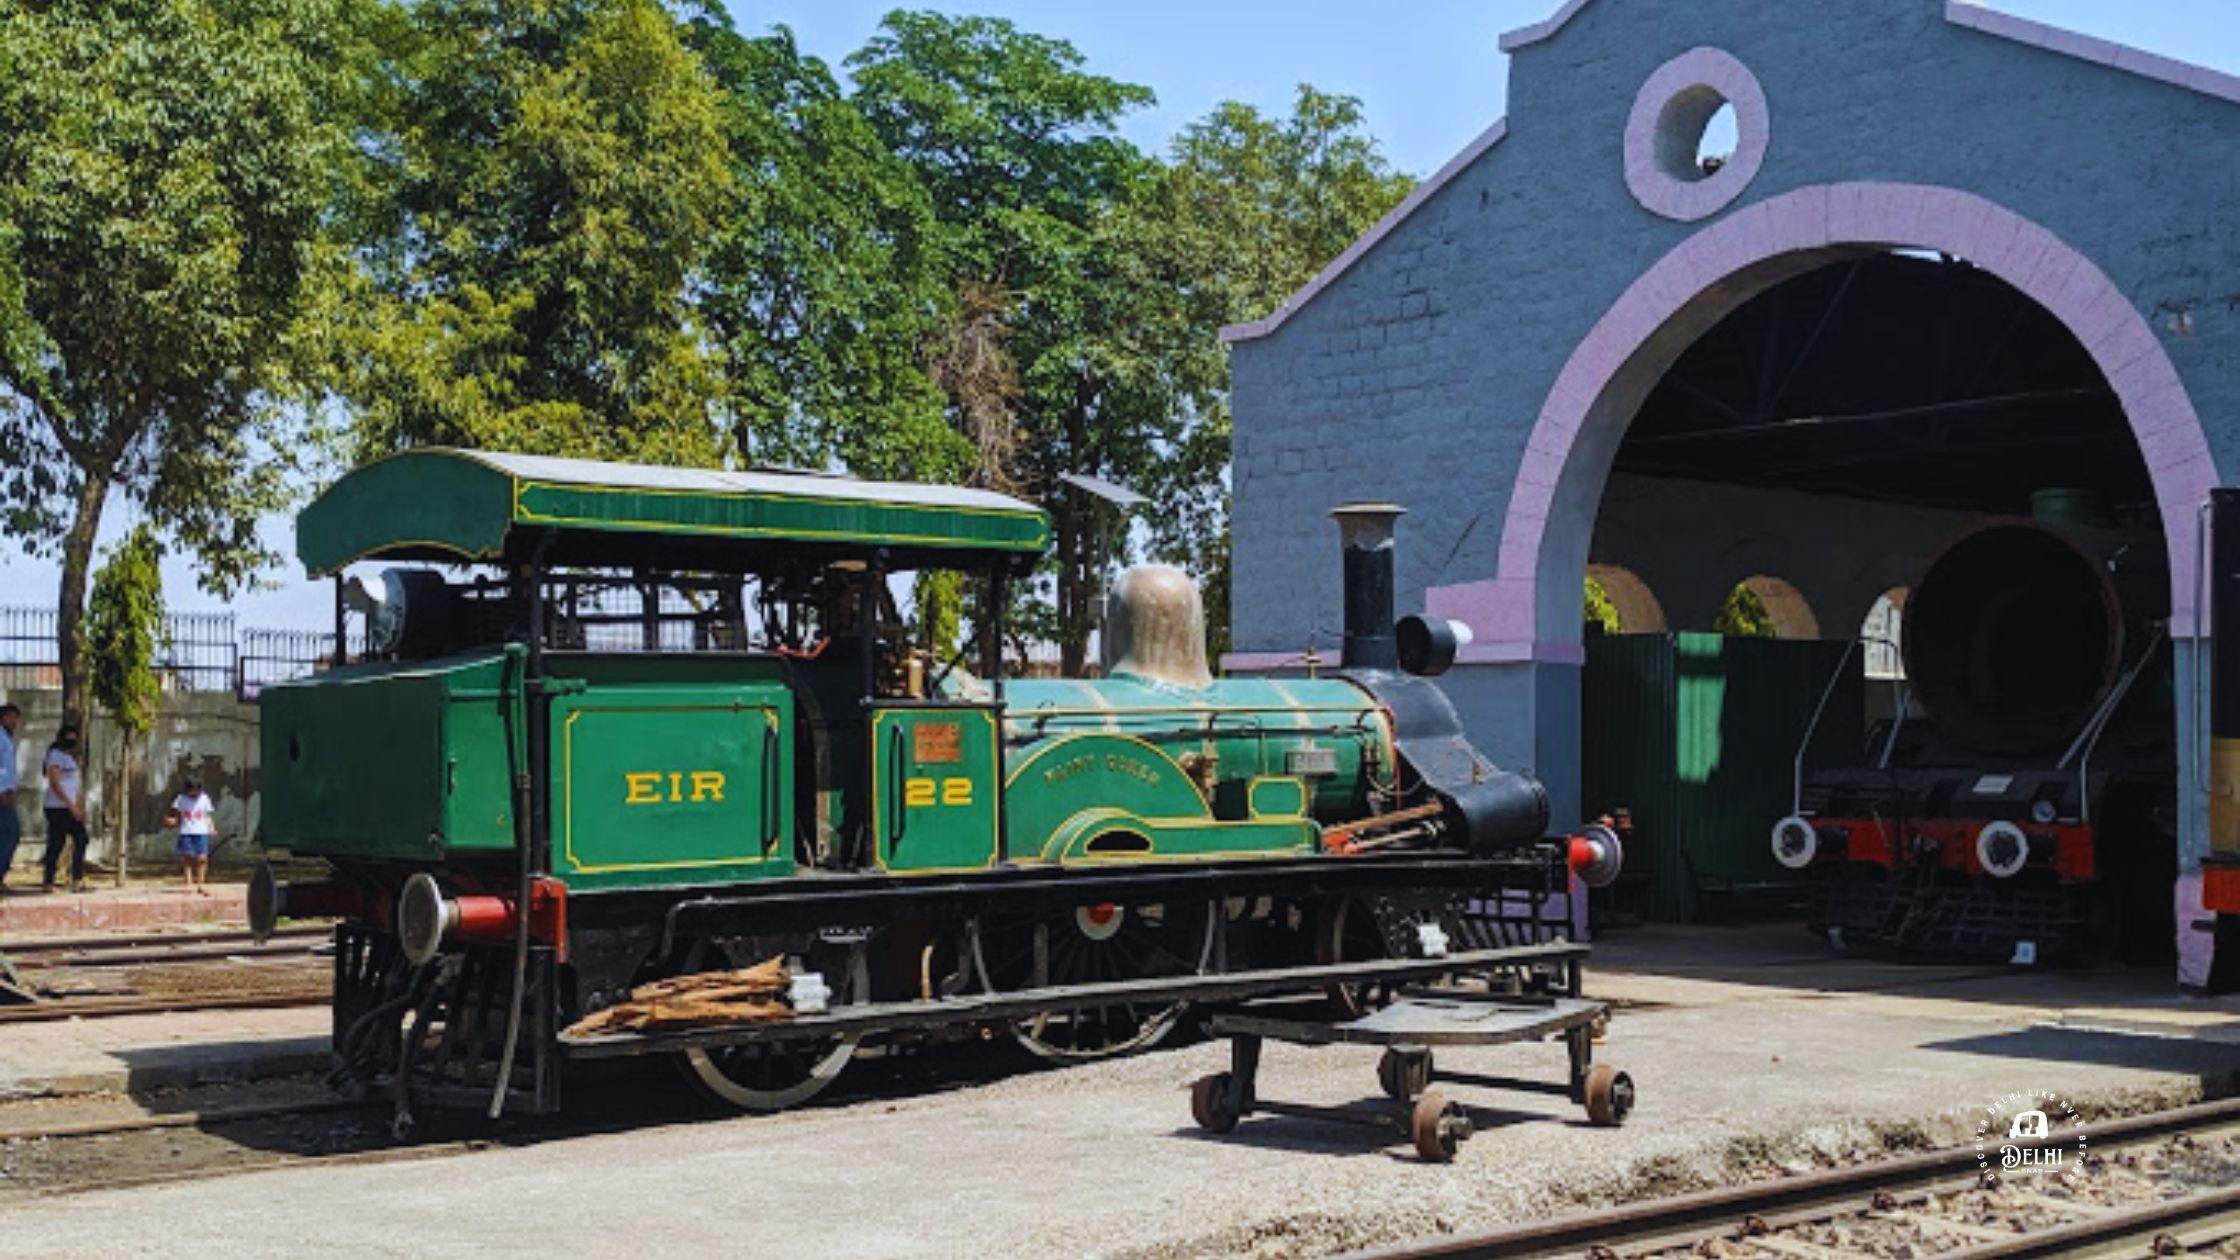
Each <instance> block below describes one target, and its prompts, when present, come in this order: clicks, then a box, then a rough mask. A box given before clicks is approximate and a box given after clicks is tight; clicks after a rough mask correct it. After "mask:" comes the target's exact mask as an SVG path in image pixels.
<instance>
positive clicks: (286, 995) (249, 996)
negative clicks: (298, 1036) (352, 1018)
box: [0, 990, 331, 1027]
mask: <svg viewBox="0 0 2240 1260" xmlns="http://www.w3.org/2000/svg"><path fill="white" fill-rule="evenodd" d="M329 1000H331V999H330V997H329V995H328V994H326V993H322V992H311V991H309V990H304V991H282V992H276V993H205V994H181V995H178V996H172V997H151V996H145V995H127V996H122V997H109V996H94V997H59V998H50V999H47V1000H45V1001H40V1002H33V1003H29V1004H27V1005H23V1006H0V1027H5V1026H7V1025H9V1024H45V1023H52V1022H54V1021H55V1020H61V1019H107V1018H110V1017H112V1016H116V1015H167V1014H170V1013H172V1012H175V1011H224V1010H235V1011H241V1010H270V1009H273V1008H276V1007H287V1006H325V1005H326V1004H327V1003H328V1001H329Z"/></svg>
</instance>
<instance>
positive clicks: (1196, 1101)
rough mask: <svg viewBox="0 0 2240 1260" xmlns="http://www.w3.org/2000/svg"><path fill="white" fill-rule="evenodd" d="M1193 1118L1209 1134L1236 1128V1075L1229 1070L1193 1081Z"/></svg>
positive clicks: (1191, 1096)
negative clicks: (1228, 1071)
mask: <svg viewBox="0 0 2240 1260" xmlns="http://www.w3.org/2000/svg"><path fill="white" fill-rule="evenodd" d="M1190 1118H1191V1119H1193V1120H1195V1121H1197V1122H1198V1127H1199V1128H1201V1129H1204V1130H1205V1131H1206V1132H1208V1133H1227V1132H1228V1131H1229V1130H1231V1129H1234V1128H1236V1127H1237V1119H1238V1111H1237V1081H1236V1078H1235V1077H1233V1076H1231V1075H1229V1074H1228V1073H1227V1072H1215V1073H1214V1074H1213V1075H1211V1076H1201V1077H1199V1078H1198V1079H1197V1080H1195V1081H1193V1082H1191V1085H1190Z"/></svg>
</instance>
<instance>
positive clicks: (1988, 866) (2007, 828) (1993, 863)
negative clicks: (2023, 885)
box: [1976, 819, 2030, 879]
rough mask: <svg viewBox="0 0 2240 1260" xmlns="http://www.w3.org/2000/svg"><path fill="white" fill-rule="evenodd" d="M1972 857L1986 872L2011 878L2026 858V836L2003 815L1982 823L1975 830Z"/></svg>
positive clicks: (2028, 853) (2026, 860)
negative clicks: (1974, 854)
mask: <svg viewBox="0 0 2240 1260" xmlns="http://www.w3.org/2000/svg"><path fill="white" fill-rule="evenodd" d="M1976 861H1977V862H1980V863H1982V865H1983V869H1984V871H1985V872H1986V873H1987V874H1990V875H1994V876H1997V877H1998V878H2000V879H2012V878H2013V877H2015V876H2016V875H2019V874H2021V873H2022V868H2023V867H2024V866H2025V865H2026V864H2028V862H2029V861H2030V837H2028V836H2026V835H2024V834H2022V828H2020V827H2017V826H2015V825H2014V824H2013V823H2011V822H2007V821H2006V820H2004V819H2001V820H2000V821H1998V822H1994V823H1986V824H1984V828H1983V830H1981V831H1979V832H1977V833H1976Z"/></svg>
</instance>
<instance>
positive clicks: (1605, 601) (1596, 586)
mask: <svg viewBox="0 0 2240 1260" xmlns="http://www.w3.org/2000/svg"><path fill="white" fill-rule="evenodd" d="M1586 593H1587V598H1586V608H1585V614H1586V621H1587V624H1588V625H1590V626H1600V627H1601V628H1602V632H1603V633H1604V634H1619V633H1622V632H1623V631H1624V629H1625V626H1624V625H1623V624H1622V619H1621V618H1620V617H1619V616H1618V606H1617V605H1616V604H1614V603H1612V602H1611V600H1610V592H1608V591H1606V590H1604V589H1603V588H1602V583H1600V582H1597V581H1595V580H1594V575H1593V574H1591V573H1590V574H1588V575H1587V588H1586Z"/></svg>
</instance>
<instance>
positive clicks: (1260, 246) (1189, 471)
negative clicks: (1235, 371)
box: [1116, 84, 1415, 650]
mask: <svg viewBox="0 0 2240 1260" xmlns="http://www.w3.org/2000/svg"><path fill="white" fill-rule="evenodd" d="M1414 184H1415V181H1414V180H1413V179H1412V178H1410V177H1409V176H1406V175H1404V174H1400V173H1397V172H1395V171H1394V170H1393V169H1392V168H1391V166H1390V164H1389V163H1388V162H1387V161H1386V160H1385V158H1384V155H1383V153H1382V151H1381V150H1380V148H1379V147H1378V145H1377V142H1376V140H1375V139H1374V137H1372V136H1370V135H1369V134H1368V131H1367V128H1366V124H1365V122H1364V119H1363V117H1362V113H1361V103H1360V102H1359V101H1358V100H1356V99H1354V98H1352V97H1348V96H1334V95H1331V94H1328V93H1324V92H1320V91H1317V90H1316V89H1315V88H1313V87H1312V86H1310V85H1307V84H1301V85H1300V86H1299V89H1298V95H1297V97H1296V99H1295V100H1294V102H1293V105H1292V110H1291V113H1290V115H1289V116H1288V117H1269V116H1267V115H1265V114H1263V113H1261V112H1260V111H1259V110H1257V109H1255V108H1253V107H1252V106H1250V105H1244V104H1240V103H1238V102H1234V101H1231V102H1225V103H1223V104H1221V105H1219V106H1216V107H1215V108H1214V109H1213V111H1212V112H1211V113H1209V114H1207V115H1206V117H1205V118H1203V119H1201V120H1199V121H1197V122H1195V123H1192V124H1190V125H1189V126H1188V127H1186V128H1184V129H1183V131H1182V133H1181V134H1180V135H1178V136H1177V137H1176V139H1175V141H1174V144H1173V147H1172V150H1171V153H1170V159H1169V161H1168V163H1167V165H1166V166H1165V168H1164V169H1163V171H1162V172H1161V173H1160V174H1159V176H1158V177H1157V178H1156V179H1155V180H1153V181H1152V182H1151V183H1150V184H1149V186H1148V187H1147V188H1146V189H1145V190H1144V195H1143V196H1141V197H1139V198H1138V199H1137V200H1136V201H1134V202H1132V203H1131V204H1130V205H1129V206H1128V207H1127V209H1126V213H1125V215H1124V216H1123V220H1122V225H1121V227H1120V229H1119V231H1120V232H1121V234H1122V235H1124V236H1125V238H1126V239H1127V241H1128V243H1129V244H1128V249H1127V251H1126V252H1127V254H1128V256H1129V257H1130V258H1131V259H1132V260H1133V261H1132V266H1133V267H1134V268H1135V269H1136V270H1137V273H1138V280H1137V291H1138V292H1140V293H1145V294H1149V295H1152V297H1151V300H1150V301H1148V302H1145V303H1142V304H1139V308H1138V309H1139V313H1138V314H1137V315H1136V316H1135V317H1134V318H1133V319H1132V320H1131V321H1130V322H1128V323H1127V324H1126V325H1124V328H1125V330H1126V332H1127V333H1128V335H1129V337H1131V338H1134V339H1136V340H1137V342H1138V343H1139V345H1140V346H1141V347H1142V349H1141V350H1140V351H1139V353H1140V355H1141V357H1142V358H1143V359H1144V360H1146V362H1147V366H1152V367H1154V372H1153V373H1151V374H1149V375H1148V379H1150V380H1154V381H1156V382H1158V384H1159V386H1160V388H1162V389H1163V390H1164V391H1166V396H1165V399H1164V400H1163V405H1165V406H1167V407H1169V408H1170V409H1171V411H1172V420H1171V423H1170V427H1169V429H1168V430H1167V431H1166V432H1164V433H1162V434H1161V435H1160V437H1159V439H1158V441H1157V443H1156V445H1157V447H1158V456H1159V457H1158V458H1157V459H1156V460H1155V461H1154V462H1153V464H1152V466H1151V468H1152V476H1151V479H1150V480H1149V481H1148V483H1147V484H1145V485H1143V486H1140V487H1139V488H1140V489H1142V490H1143V491H1144V492H1145V493H1147V494H1150V495H1152V496H1153V497H1154V498H1156V499H1157V500H1158V502H1159V511H1158V512H1157V513H1156V514H1155V515H1154V517H1153V524H1154V540H1155V543H1156V546H1157V549H1158V551H1159V553H1160V554H1161V556H1162V557H1163V558H1167V559H1171V560H1174V561H1176V562H1177V563H1181V564H1184V565H1186V566H1188V567H1190V568H1191V569H1193V570H1194V571H1195V572H1197V573H1198V574H1199V575H1200V577H1201V580H1202V581H1203V582H1204V584H1205V586H1206V614H1207V621H1208V624H1209V628H1210V631H1211V636H1212V638H1213V640H1214V643H1215V647H1216V650H1222V649H1225V648H1226V647H1227V646H1228V641H1229V599H1228V592H1229V576H1228V575H1229V482H1228V479H1227V470H1228V467H1229V460H1230V436H1231V425H1230V415H1229V403H1228V398H1229V362H1228V354H1227V351H1226V349H1225V348H1224V347H1223V346H1222V345H1221V344H1220V340H1219V336H1218V333H1219V329H1220V328H1221V326H1222V325H1224V324H1230V323H1236V322H1239V321H1242V320H1247V319H1253V318H1257V317H1259V316H1262V315H1265V314H1267V313H1268V312H1269V311H1270V310H1273V309H1275V308H1276V307H1277V306H1279V305H1280V304H1281V303H1282V302H1283V301H1284V300H1285V299H1287V298H1288V297H1290V296H1291V294H1292V293H1293V292H1295V291H1296V290H1297V289H1298V288H1299V287H1300V286H1302V285H1304V284H1306V283H1307V282H1308V281H1309V280H1311V279H1312V278H1313V277H1314V275H1315V273H1316V272H1318V271H1319V270H1321V269H1322V268H1323V267H1324V266H1325V265H1327V264H1328V263H1329V262H1330V260H1331V259H1333V258H1336V257H1337V256H1338V255H1339V254H1341V253H1343V252H1344V251H1345V249H1346V248H1347V247H1348V246H1349V245H1351V244H1352V243H1353V241H1354V240H1355V239H1357V238H1358V237H1359V236H1360V235H1361V234H1362V233H1363V232H1365V231H1367V230H1368V229H1369V228H1370V227H1371V226H1372V225H1373V224H1375V223H1376V221H1377V220H1378V219H1380V218H1382V217H1383V216H1384V215H1385V214H1386V213H1387V212H1389V211H1390V210H1391V209H1392V208H1393V207H1394V206H1395V205H1397V204H1399V202H1400V201H1401V200H1402V199H1403V198H1404V197H1406V196H1407V194H1408V192H1409V190H1410V189H1411V188H1412V187H1413V186H1414ZM1159 295H1165V296H1164V297H1163V298H1161V297H1160V296H1159ZM1146 309H1148V311H1149V312H1150V313H1148V314H1146V313H1144V312H1145V311H1146ZM1121 344H1123V345H1125V344H1126V343H1125V342H1122V343H1121ZM1116 357H1118V358H1121V359H1123V360H1124V359H1126V358H1127V357H1129V356H1128V355H1127V354H1125V353H1123V354H1122V355H1119V356H1116Z"/></svg>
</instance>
